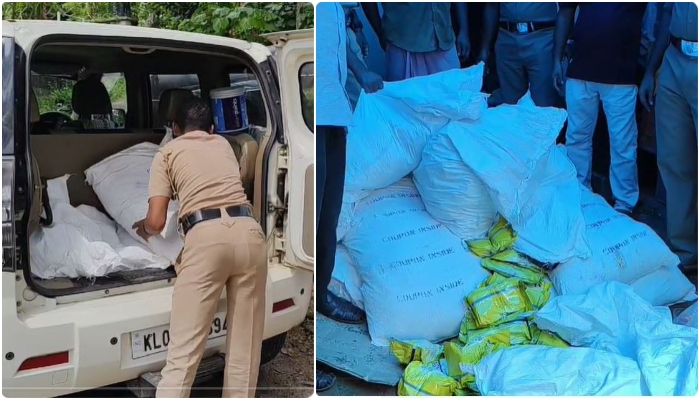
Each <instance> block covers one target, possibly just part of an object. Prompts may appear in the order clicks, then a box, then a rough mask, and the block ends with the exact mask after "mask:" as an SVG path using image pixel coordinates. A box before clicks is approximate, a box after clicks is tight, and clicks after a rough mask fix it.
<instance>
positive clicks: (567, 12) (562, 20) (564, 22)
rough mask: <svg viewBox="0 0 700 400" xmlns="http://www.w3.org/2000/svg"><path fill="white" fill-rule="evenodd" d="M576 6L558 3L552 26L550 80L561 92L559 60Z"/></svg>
mask: <svg viewBox="0 0 700 400" xmlns="http://www.w3.org/2000/svg"><path fill="white" fill-rule="evenodd" d="M576 7H578V4H577V3H559V13H558V14H557V21H556V24H555V27H554V46H553V53H554V54H553V55H554V57H553V60H554V66H553V68H552V71H553V73H552V80H553V81H554V87H555V88H556V89H557V90H558V91H559V93H561V92H562V89H563V87H564V69H563V67H562V65H561V61H562V59H563V58H564V49H565V48H566V42H567V41H568V40H569V36H570V34H571V27H572V26H573V25H574V17H575V15H576Z"/></svg>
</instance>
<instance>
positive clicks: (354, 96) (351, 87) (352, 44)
mask: <svg viewBox="0 0 700 400" xmlns="http://www.w3.org/2000/svg"><path fill="white" fill-rule="evenodd" d="M342 5H343V9H344V10H345V24H346V31H347V33H348V45H347V47H348V48H349V51H351V52H352V53H354V54H355V57H356V58H357V59H358V60H359V61H360V62H362V64H363V65H365V68H366V66H367V64H366V63H365V59H366V58H367V56H368V55H369V44H368V43H367V38H365V34H364V32H363V28H364V27H363V25H362V21H360V18H359V17H358V15H357V9H358V7H359V6H360V4H359V3H342ZM345 91H346V92H347V93H348V100H350V106H352V109H353V110H354V109H355V106H356V105H357V101H358V100H359V98H360V93H361V92H362V86H361V85H360V82H358V80H357V78H356V77H355V74H354V73H353V72H352V70H351V69H350V68H349V67H348V79H347V82H346V83H345Z"/></svg>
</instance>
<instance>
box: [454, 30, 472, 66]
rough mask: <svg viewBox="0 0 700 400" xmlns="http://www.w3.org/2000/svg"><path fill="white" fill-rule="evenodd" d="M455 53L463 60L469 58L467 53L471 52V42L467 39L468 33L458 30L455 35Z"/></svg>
mask: <svg viewBox="0 0 700 400" xmlns="http://www.w3.org/2000/svg"><path fill="white" fill-rule="evenodd" d="M456 45H457V55H458V56H459V59H460V60H462V61H465V60H467V59H469V53H471V42H470V41H469V34H468V33H467V32H460V33H459V35H457V43H456Z"/></svg>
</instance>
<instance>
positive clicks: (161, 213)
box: [143, 196, 170, 235]
mask: <svg viewBox="0 0 700 400" xmlns="http://www.w3.org/2000/svg"><path fill="white" fill-rule="evenodd" d="M169 204H170V198H169V197H164V196H155V197H151V198H150V199H148V213H146V220H145V221H144V224H143V226H144V228H145V230H146V233H148V234H149V235H157V234H159V233H161V232H162V231H163V228H165V220H166V219H167V217H168V205H169Z"/></svg>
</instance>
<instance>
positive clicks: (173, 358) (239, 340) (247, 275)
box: [156, 210, 267, 398]
mask: <svg viewBox="0 0 700 400" xmlns="http://www.w3.org/2000/svg"><path fill="white" fill-rule="evenodd" d="M222 212H223V210H222ZM223 214H224V215H226V214H225V213H223ZM266 257H267V254H266V243H265V236H264V234H263V232H262V230H261V229H260V225H258V223H257V222H256V221H255V220H254V219H252V218H248V217H237V218H231V217H228V216H227V215H226V216H225V217H224V218H221V219H216V220H211V221H205V222H200V223H199V224H197V225H196V226H195V227H194V228H192V229H191V230H190V231H189V232H187V235H186V236H185V245H184V248H183V250H182V254H181V257H180V260H179V262H178V263H176V266H175V269H176V272H177V280H176V281H175V288H174V291H173V303H172V315H171V317H170V345H169V347H168V357H167V363H166V365H165V368H163V371H162V375H163V378H162V380H161V382H160V384H159V385H158V390H157V392H156V397H166V398H167V397H170V398H172V397H189V396H190V390H191V388H192V384H193V382H194V378H195V374H196V372H197V367H198V366H199V363H200V361H201V360H202V354H203V352H204V348H205V345H206V342H207V337H208V335H209V330H210V329H211V325H212V320H213V319H214V314H216V308H217V304H218V303H219V299H220V298H221V291H222V290H223V289H224V288H226V299H227V303H228V313H227V326H228V333H227V336H226V369H225V371H224V387H223V397H255V388H256V386H257V381H258V370H259V368H260V351H261V346H262V338H263V329H264V324H265V285H266V282H267V259H266Z"/></svg>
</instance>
